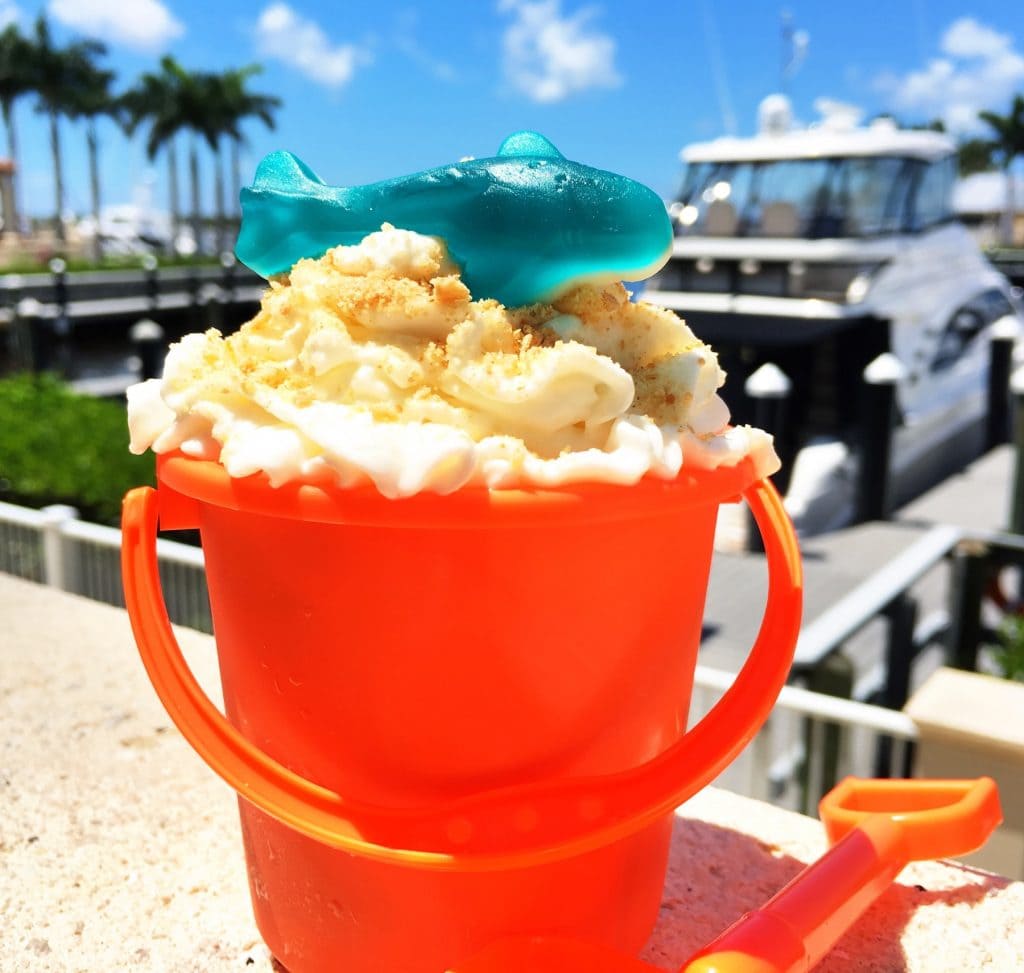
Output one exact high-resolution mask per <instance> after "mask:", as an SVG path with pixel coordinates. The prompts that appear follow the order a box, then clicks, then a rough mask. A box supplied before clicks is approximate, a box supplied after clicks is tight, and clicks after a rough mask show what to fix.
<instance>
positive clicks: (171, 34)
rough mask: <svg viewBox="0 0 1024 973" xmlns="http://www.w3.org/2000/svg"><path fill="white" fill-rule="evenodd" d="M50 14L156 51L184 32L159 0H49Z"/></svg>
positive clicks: (115, 41)
mask: <svg viewBox="0 0 1024 973" xmlns="http://www.w3.org/2000/svg"><path fill="white" fill-rule="evenodd" d="M48 10H49V13H50V16H51V17H53V19H54V20H58V21H60V23H62V24H64V26H65V27H71V28H72V29H74V30H77V31H80V32H81V33H83V34H88V35H89V36H91V37H99V38H102V39H103V40H104V41H107V42H108V43H110V44H121V45H124V46H125V47H132V48H135V49H137V50H142V51H153V50H157V49H159V48H161V47H163V46H164V45H165V44H167V43H169V42H170V41H173V40H175V39H176V38H178V37H181V35H182V34H184V33H185V25H184V24H183V23H182V22H181V21H180V20H178V19H177V18H176V17H175V16H174V15H173V14H172V13H171V12H170V10H168V9H167V7H165V6H164V4H162V3H161V2H160V0H129V2H125V0H50V5H49V7H48Z"/></svg>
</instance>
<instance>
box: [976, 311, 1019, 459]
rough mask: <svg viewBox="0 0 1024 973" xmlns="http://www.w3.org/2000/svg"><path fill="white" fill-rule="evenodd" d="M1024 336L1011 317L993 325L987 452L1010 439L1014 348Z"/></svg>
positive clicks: (1015, 320) (1014, 319) (986, 425)
mask: <svg viewBox="0 0 1024 973" xmlns="http://www.w3.org/2000/svg"><path fill="white" fill-rule="evenodd" d="M1019 333H1020V329H1019V326H1018V324H1017V319H1016V317H1011V316H1010V315H1007V316H1006V317H1004V318H1000V319H999V320H998V321H996V322H995V324H993V325H992V332H991V340H990V342H989V366H988V411H987V414H986V417H985V450H986V452H987V451H988V450H990V449H995V447H996V446H1001V445H1002V444H1003V443H1006V442H1009V440H1010V371H1011V370H1012V368H1013V347H1014V345H1015V344H1016V341H1017V336H1018V334H1019Z"/></svg>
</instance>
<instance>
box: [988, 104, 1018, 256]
mask: <svg viewBox="0 0 1024 973" xmlns="http://www.w3.org/2000/svg"><path fill="white" fill-rule="evenodd" d="M978 118H979V119H981V121H983V122H984V123H985V124H986V125H988V127H989V128H990V129H992V131H993V132H994V133H995V137H994V138H993V139H992V148H993V151H994V152H995V153H996V155H998V156H999V159H1000V162H1001V163H1002V169H1003V173H1004V174H1005V177H1006V207H1005V209H1004V211H1003V219H1002V229H1001V233H1000V235H1001V236H1002V239H1003V243H1006V244H1010V243H1012V242H1013V219H1014V212H1015V210H1016V205H1015V201H1014V198H1013V174H1012V171H1011V170H1012V167H1013V163H1014V161H1015V160H1016V158H1017V157H1018V156H1020V155H1024V95H1020V94H1018V95H1014V97H1013V103H1012V104H1011V105H1010V110H1009V111H1008V112H1007V113H1006V114H1005V115H1000V114H998V113H996V112H991V111H982V112H978Z"/></svg>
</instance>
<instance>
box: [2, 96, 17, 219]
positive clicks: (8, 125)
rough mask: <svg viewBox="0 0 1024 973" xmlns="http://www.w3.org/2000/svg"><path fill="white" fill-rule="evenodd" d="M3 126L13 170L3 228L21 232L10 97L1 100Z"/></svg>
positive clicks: (15, 137) (15, 144)
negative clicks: (7, 211)
mask: <svg viewBox="0 0 1024 973" xmlns="http://www.w3.org/2000/svg"><path fill="white" fill-rule="evenodd" d="M0 107H2V108H3V113H4V128H5V129H6V130H7V158H8V159H10V160H11V165H12V167H13V170H14V171H13V172H12V173H11V189H10V195H9V199H10V210H11V211H10V212H9V213H6V212H5V213H4V230H11V231H12V232H14V233H20V232H21V219H20V215H21V205H20V200H19V199H18V185H19V179H18V177H19V175H20V173H19V172H18V136H17V133H16V132H15V130H14V102H13V101H12V100H11V99H10V98H5V99H4V100H3V104H2V106H0Z"/></svg>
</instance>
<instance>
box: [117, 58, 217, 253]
mask: <svg viewBox="0 0 1024 973" xmlns="http://www.w3.org/2000/svg"><path fill="white" fill-rule="evenodd" d="M208 78H209V75H207V74H205V73H198V72H191V71H187V70H186V69H185V68H183V67H182V66H181V65H180V64H179V63H178V62H177V61H176V60H175V59H174V58H173V57H171V56H170V55H169V54H168V55H164V57H163V58H161V59H160V73H159V74H144V75H143V76H142V77H141V78H140V80H139V83H138V84H137V85H136V87H135V88H133V89H131V90H130V91H127V92H125V93H124V94H123V95H122V96H121V99H120V101H121V106H122V108H123V109H124V111H125V114H126V125H127V129H128V131H129V133H131V132H133V131H134V130H135V128H136V127H137V126H138V125H139V124H140V123H142V122H143V121H148V122H149V135H148V137H147V140H146V153H147V154H148V156H149V158H151V159H152V158H154V157H155V155H156V153H157V152H158V151H159V150H160V149H161V148H162V147H164V146H165V145H166V146H167V147H168V149H169V155H168V158H169V163H170V167H171V221H172V223H173V224H174V226H175V227H177V225H178V222H179V210H178V191H177V156H176V153H175V151H174V138H175V136H176V135H178V133H179V132H182V131H187V132H189V134H190V136H191V138H190V142H189V176H190V181H191V184H192V214H191V223H192V232H193V234H194V237H195V240H196V244H197V245H198V244H199V240H200V233H201V226H200V223H201V214H200V206H199V156H198V151H197V145H196V142H197V139H199V138H203V139H205V140H206V141H207V143H208V144H209V145H210V148H211V149H216V139H215V138H214V137H213V134H212V132H213V127H212V124H211V118H212V114H213V112H214V110H215V105H214V102H213V100H212V97H211V95H212V91H211V86H210V84H209V82H208Z"/></svg>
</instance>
